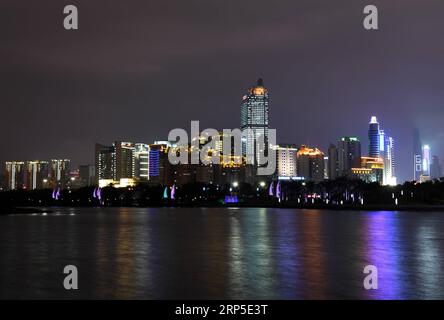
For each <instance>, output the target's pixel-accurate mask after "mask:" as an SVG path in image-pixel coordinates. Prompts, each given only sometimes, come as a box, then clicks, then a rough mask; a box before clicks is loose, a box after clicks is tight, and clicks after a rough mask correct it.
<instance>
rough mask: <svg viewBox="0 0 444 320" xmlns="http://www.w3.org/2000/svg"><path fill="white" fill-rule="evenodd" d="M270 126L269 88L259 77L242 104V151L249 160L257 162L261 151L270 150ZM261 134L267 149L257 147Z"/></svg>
mask: <svg viewBox="0 0 444 320" xmlns="http://www.w3.org/2000/svg"><path fill="white" fill-rule="evenodd" d="M268 128H269V127H268V90H267V89H266V88H265V87H264V82H263V80H262V79H259V80H258V82H257V85H256V86H253V87H252V88H250V90H249V91H248V94H247V95H245V96H244V97H243V98H242V104H241V126H240V129H241V131H242V152H243V155H244V156H246V157H247V158H248V159H249V162H253V161H254V163H255V164H257V163H258V159H259V157H260V154H261V152H262V153H264V152H266V151H268ZM260 136H262V137H263V139H264V146H265V150H258V148H257V146H258V145H257V141H258V139H259V137H260Z"/></svg>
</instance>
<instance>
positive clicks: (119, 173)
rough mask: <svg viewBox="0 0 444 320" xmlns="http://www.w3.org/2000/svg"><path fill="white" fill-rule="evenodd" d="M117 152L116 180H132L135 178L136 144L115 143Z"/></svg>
mask: <svg viewBox="0 0 444 320" xmlns="http://www.w3.org/2000/svg"><path fill="white" fill-rule="evenodd" d="M114 148H115V152H116V156H115V158H114V159H115V165H114V168H115V175H114V180H115V181H120V179H132V178H134V176H135V163H134V150H135V149H134V143H132V142H120V141H116V142H115V143H114Z"/></svg>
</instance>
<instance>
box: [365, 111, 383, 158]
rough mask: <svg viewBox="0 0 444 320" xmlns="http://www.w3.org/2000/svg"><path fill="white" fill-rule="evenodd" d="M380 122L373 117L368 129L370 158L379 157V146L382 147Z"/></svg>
mask: <svg viewBox="0 0 444 320" xmlns="http://www.w3.org/2000/svg"><path fill="white" fill-rule="evenodd" d="M379 133H380V130H379V122H378V119H377V118H376V117H375V116H373V117H371V120H370V123H369V129H368V139H369V150H368V156H369V157H372V158H377V157H379V146H380V138H379Z"/></svg>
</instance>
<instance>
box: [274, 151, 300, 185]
mask: <svg viewBox="0 0 444 320" xmlns="http://www.w3.org/2000/svg"><path fill="white" fill-rule="evenodd" d="M297 151H298V149H297V148H295V147H293V146H277V147H276V160H277V175H278V177H285V178H293V177H296V176H297V171H296V153H297Z"/></svg>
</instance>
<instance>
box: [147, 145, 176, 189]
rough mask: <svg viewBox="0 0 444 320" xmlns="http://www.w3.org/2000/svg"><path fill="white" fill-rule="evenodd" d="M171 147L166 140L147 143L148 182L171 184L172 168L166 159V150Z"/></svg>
mask: <svg viewBox="0 0 444 320" xmlns="http://www.w3.org/2000/svg"><path fill="white" fill-rule="evenodd" d="M171 147H172V145H171V143H169V142H167V141H155V142H154V144H150V145H149V148H150V152H149V160H148V165H149V171H148V172H149V180H150V182H152V183H158V184H162V185H172V184H173V176H174V175H173V168H172V166H171V164H170V162H169V160H168V150H169V148H171Z"/></svg>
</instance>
